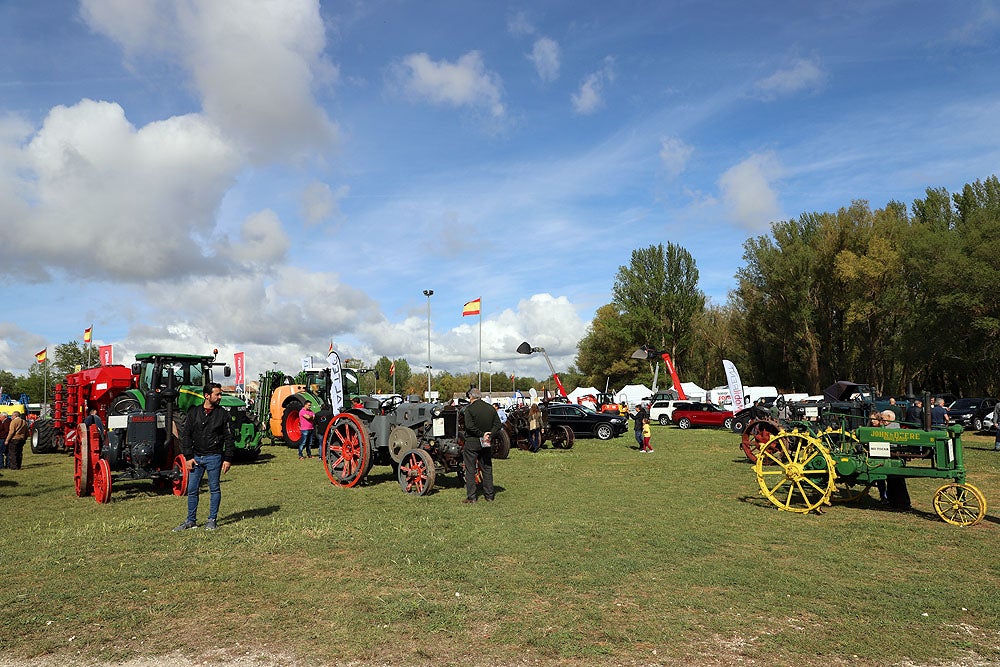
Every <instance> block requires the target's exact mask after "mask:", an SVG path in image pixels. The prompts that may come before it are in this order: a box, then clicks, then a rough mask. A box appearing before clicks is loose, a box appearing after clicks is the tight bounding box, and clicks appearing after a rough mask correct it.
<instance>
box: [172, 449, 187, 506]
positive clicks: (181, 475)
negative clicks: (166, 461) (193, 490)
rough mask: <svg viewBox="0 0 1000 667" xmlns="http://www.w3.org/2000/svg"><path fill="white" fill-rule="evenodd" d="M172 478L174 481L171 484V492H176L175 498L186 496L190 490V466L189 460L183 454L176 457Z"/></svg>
mask: <svg viewBox="0 0 1000 667" xmlns="http://www.w3.org/2000/svg"><path fill="white" fill-rule="evenodd" d="M171 477H172V479H173V481H172V483H171V484H170V490H171V491H173V492H174V495H175V496H183V495H185V494H186V493H187V489H188V466H187V459H186V458H184V455H183V454H178V455H177V456H175V457H174V467H173V469H172V470H171Z"/></svg>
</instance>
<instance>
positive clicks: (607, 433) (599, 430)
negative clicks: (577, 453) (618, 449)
mask: <svg viewBox="0 0 1000 667" xmlns="http://www.w3.org/2000/svg"><path fill="white" fill-rule="evenodd" d="M594 436H595V437H596V438H597V439H598V440H610V439H611V438H613V437H614V436H615V430H614V429H613V428H611V424H598V425H597V426H596V427H594Z"/></svg>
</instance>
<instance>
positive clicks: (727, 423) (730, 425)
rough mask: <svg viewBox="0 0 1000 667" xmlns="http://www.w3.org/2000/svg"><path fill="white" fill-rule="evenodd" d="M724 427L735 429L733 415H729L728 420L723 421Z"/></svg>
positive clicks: (729, 429)
mask: <svg viewBox="0 0 1000 667" xmlns="http://www.w3.org/2000/svg"><path fill="white" fill-rule="evenodd" d="M722 428H724V429H726V430H727V431H732V430H733V418H732V417H727V418H726V420H725V421H724V422H722ZM742 432H743V431H742V430H740V433H742Z"/></svg>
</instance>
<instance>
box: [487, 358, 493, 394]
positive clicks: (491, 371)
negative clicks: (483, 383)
mask: <svg viewBox="0 0 1000 667" xmlns="http://www.w3.org/2000/svg"><path fill="white" fill-rule="evenodd" d="M486 363H487V364H489V368H490V399H492V398H493V362H492V361H487V362H486Z"/></svg>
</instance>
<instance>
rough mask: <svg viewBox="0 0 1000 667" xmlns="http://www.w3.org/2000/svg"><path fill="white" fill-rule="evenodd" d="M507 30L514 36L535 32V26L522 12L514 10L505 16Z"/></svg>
mask: <svg viewBox="0 0 1000 667" xmlns="http://www.w3.org/2000/svg"><path fill="white" fill-rule="evenodd" d="M507 32H509V33H510V34H512V35H514V36H515V37H523V36H525V35H533V34H535V26H534V25H532V23H531V21H530V20H529V19H528V15H527V14H525V13H524V12H514V13H512V14H510V15H509V16H508V17H507Z"/></svg>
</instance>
